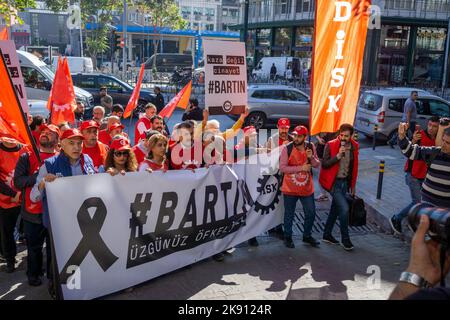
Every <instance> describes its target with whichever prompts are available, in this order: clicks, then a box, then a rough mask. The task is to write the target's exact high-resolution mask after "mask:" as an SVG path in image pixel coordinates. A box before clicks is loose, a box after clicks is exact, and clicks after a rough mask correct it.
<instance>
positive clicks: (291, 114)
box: [246, 84, 310, 129]
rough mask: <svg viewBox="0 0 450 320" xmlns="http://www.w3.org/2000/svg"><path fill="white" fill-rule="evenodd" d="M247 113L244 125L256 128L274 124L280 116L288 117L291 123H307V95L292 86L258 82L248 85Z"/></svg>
mask: <svg viewBox="0 0 450 320" xmlns="http://www.w3.org/2000/svg"><path fill="white" fill-rule="evenodd" d="M248 107H249V112H250V113H249V115H248V117H247V118H246V125H252V126H254V127H255V128H256V129H260V128H264V127H267V126H270V125H273V124H275V123H276V122H277V121H278V119H280V118H289V119H290V120H291V124H292V125H298V124H304V125H308V123H309V112H310V99H309V96H308V95H307V94H306V93H305V92H302V91H300V90H298V89H296V88H294V87H290V86H285V85H274V84H263V85H261V84H258V85H250V86H249V87H248Z"/></svg>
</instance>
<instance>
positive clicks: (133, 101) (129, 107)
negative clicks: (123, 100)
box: [123, 64, 145, 118]
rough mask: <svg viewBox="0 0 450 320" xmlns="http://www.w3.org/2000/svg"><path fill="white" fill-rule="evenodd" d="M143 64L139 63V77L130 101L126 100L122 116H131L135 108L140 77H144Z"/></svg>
mask: <svg viewBox="0 0 450 320" xmlns="http://www.w3.org/2000/svg"><path fill="white" fill-rule="evenodd" d="M144 68H145V66H144V64H142V65H141V70H140V71H139V79H138V82H137V83H136V87H134V90H133V93H132V94H131V97H130V101H128V104H127V107H126V108H125V112H124V113H123V117H124V118H128V117H129V116H131V113H132V112H133V110H134V109H135V108H136V106H137V103H138V100H139V93H140V92H141V84H142V78H143V77H144Z"/></svg>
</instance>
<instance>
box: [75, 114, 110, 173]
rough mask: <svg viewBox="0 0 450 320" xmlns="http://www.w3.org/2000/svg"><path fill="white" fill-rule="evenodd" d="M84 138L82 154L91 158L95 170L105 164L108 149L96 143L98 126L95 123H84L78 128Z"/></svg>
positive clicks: (98, 142)
mask: <svg viewBox="0 0 450 320" xmlns="http://www.w3.org/2000/svg"><path fill="white" fill-rule="evenodd" d="M80 131H81V134H82V135H83V136H84V140H83V153H84V154H87V155H88V156H90V157H91V159H92V161H93V163H94V167H95V170H97V171H98V168H99V167H100V166H102V165H103V164H104V163H105V159H106V155H107V153H108V147H107V146H106V145H105V144H103V143H102V142H100V141H98V124H97V123H96V122H95V121H92V120H90V121H84V122H83V123H82V124H81V126H80Z"/></svg>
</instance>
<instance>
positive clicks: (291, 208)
mask: <svg viewBox="0 0 450 320" xmlns="http://www.w3.org/2000/svg"><path fill="white" fill-rule="evenodd" d="M298 200H300V202H301V203H302V206H303V211H304V212H305V222H304V232H303V238H308V237H310V236H311V232H312V227H313V224H314V219H315V217H316V205H315V203H314V194H312V195H310V196H307V197H300V196H289V195H286V194H285V195H284V235H285V236H286V237H292V223H293V221H294V216H295V207H296V205H297V201H298Z"/></svg>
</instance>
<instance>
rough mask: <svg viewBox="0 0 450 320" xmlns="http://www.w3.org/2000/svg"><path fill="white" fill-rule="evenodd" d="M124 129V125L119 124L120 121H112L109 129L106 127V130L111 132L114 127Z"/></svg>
mask: <svg viewBox="0 0 450 320" xmlns="http://www.w3.org/2000/svg"><path fill="white" fill-rule="evenodd" d="M119 128H120V129H122V130H123V129H125V127H124V126H123V125H122V124H120V123H113V124H112V125H111V126H110V127H109V129H108V132H111V131H113V130H114V129H119Z"/></svg>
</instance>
